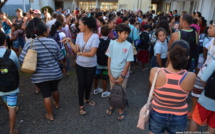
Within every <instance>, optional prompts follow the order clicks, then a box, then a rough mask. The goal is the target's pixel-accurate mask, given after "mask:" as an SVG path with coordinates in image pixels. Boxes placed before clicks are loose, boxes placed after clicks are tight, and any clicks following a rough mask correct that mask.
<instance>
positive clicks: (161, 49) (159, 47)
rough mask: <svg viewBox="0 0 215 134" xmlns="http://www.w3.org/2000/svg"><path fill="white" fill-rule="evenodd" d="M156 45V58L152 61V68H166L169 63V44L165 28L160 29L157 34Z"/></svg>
mask: <svg viewBox="0 0 215 134" xmlns="http://www.w3.org/2000/svg"><path fill="white" fill-rule="evenodd" d="M155 35H156V37H157V39H158V40H157V41H156V44H155V46H154V56H153V57H152V60H151V67H152V68H153V67H165V66H166V61H167V51H168V44H167V40H166V37H167V36H166V35H167V34H166V31H165V29H163V28H159V29H158V30H157V31H156V33H155Z"/></svg>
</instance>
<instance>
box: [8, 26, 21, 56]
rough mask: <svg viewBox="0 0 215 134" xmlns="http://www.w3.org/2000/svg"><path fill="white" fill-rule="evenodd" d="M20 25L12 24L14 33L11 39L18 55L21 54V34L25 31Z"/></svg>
mask: <svg viewBox="0 0 215 134" xmlns="http://www.w3.org/2000/svg"><path fill="white" fill-rule="evenodd" d="M19 29H20V28H19V26H18V25H17V24H13V25H12V26H11V30H12V32H11V33H12V34H11V38H10V41H12V42H13V50H14V52H15V53H16V55H17V56H19V45H20V44H19V34H20V33H21V32H23V31H22V30H19Z"/></svg>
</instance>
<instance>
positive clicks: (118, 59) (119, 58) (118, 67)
mask: <svg viewBox="0 0 215 134" xmlns="http://www.w3.org/2000/svg"><path fill="white" fill-rule="evenodd" d="M106 55H107V56H108V57H110V58H111V63H110V70H111V73H112V75H113V77H115V78H118V77H119V76H120V75H121V72H122V71H123V70H124V68H125V65H126V63H127V62H131V61H134V55H133V48H132V45H131V43H129V42H128V41H127V40H126V41H124V42H121V43H119V42H117V41H116V40H112V41H111V42H110V45H109V48H108V50H107V52H106Z"/></svg>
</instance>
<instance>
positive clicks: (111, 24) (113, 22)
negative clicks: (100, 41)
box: [108, 18, 117, 40]
mask: <svg viewBox="0 0 215 134" xmlns="http://www.w3.org/2000/svg"><path fill="white" fill-rule="evenodd" d="M108 27H109V29H111V31H110V33H109V35H108V38H109V39H112V40H114V39H116V36H117V35H116V34H114V29H115V27H116V20H115V19H114V18H111V19H109V20H108Z"/></svg>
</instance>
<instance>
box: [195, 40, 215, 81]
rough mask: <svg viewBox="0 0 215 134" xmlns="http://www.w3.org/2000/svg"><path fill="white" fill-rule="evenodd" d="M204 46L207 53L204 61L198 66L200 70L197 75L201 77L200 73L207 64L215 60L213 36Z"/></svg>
mask: <svg viewBox="0 0 215 134" xmlns="http://www.w3.org/2000/svg"><path fill="white" fill-rule="evenodd" d="M205 48H207V49H208V55H207V59H206V61H205V63H204V64H203V66H202V67H201V68H200V71H199V73H198V77H201V75H202V73H203V72H204V71H205V69H206V68H207V66H208V64H209V63H211V62H212V61H214V60H215V45H214V38H213V39H211V41H210V42H209V43H208V44H207V45H206V46H205Z"/></svg>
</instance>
